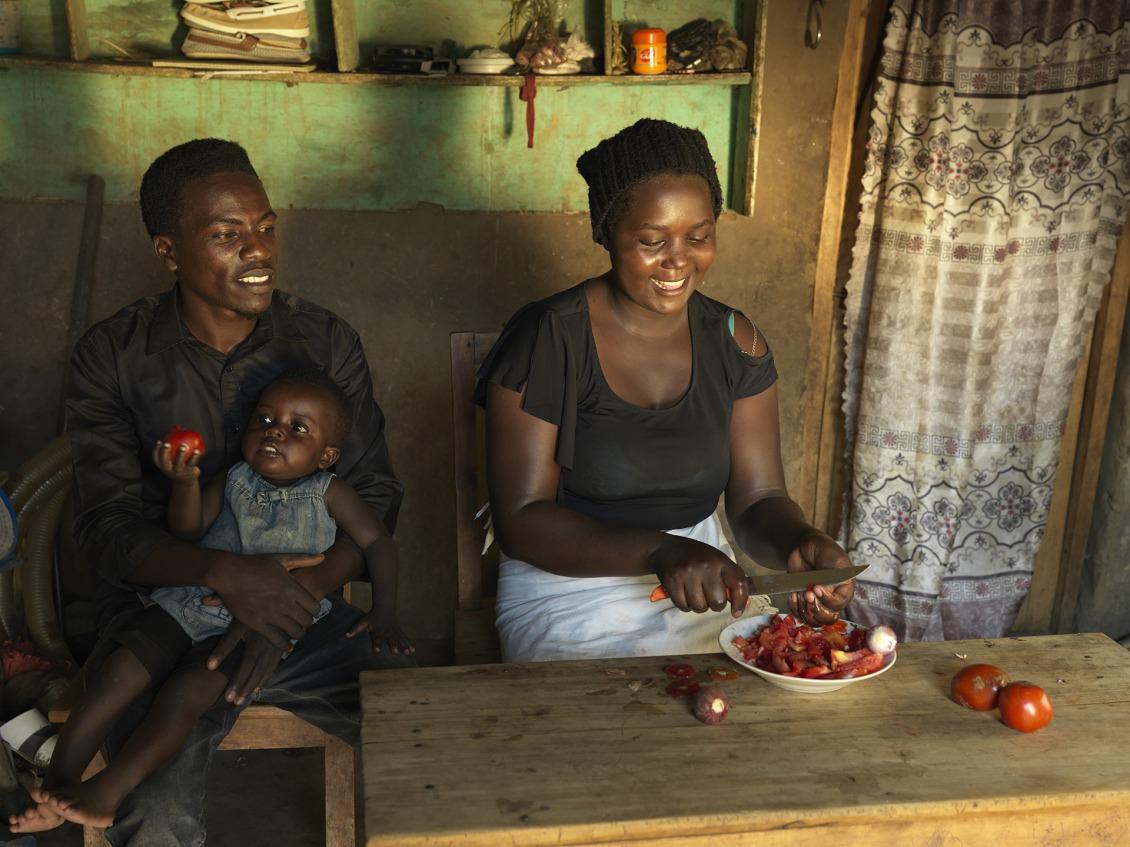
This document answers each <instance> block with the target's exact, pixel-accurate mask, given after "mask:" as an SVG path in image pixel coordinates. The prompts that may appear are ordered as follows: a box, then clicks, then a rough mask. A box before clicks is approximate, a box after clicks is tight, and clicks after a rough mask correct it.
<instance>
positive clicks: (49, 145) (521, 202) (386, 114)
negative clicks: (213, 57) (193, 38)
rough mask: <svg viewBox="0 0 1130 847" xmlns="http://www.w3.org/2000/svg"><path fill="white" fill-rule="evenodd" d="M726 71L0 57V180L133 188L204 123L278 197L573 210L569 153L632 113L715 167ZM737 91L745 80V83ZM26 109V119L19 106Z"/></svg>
mask: <svg viewBox="0 0 1130 847" xmlns="http://www.w3.org/2000/svg"><path fill="white" fill-rule="evenodd" d="M747 91H748V89H746V88H744V87H738V88H731V87H728V86H706V85H695V86H682V85H679V86H654V85H647V86H642V85H641V86H624V85H612V84H600V85H592V84H589V85H578V86H575V87H564V88H561V87H552V88H551V87H548V86H545V87H543V88H542V89H540V90H539V93H538V96H537V98H536V101H535V105H536V119H537V128H536V132H535V145H534V148H533V149H532V150H531V149H527V147H526V131H525V103H522V102H520V101H519V100H518V91H517V89H515V88H509V87H506V88H504V87H495V86H490V87H485V86H484V87H464V86H443V87H439V86H419V85H417V86H403V87H395V86H387V85H375V84H372V85H363V84H359V85H345V84H340V85H335V84H326V83H313V82H312V83H298V84H293V85H288V84H286V83H283V82H279V81H262V80H234V79H210V80H206V79H191V78H189V79H180V78H165V77H153V76H139V75H111V74H96V73H81V72H71V71H56V70H49V69H40V70H35V69H24V68H13V69H12V70H8V71H6V72H0V126H2V127H4V128H5V131H4V132H2V133H0V196H2V197H9V198H11V197H48V198H60V199H77V198H80V197H81V196H82V185H83V175H84V174H86V173H88V172H91V171H93V172H96V173H99V174H101V175H102V176H103V178H104V179H105V180H106V196H107V199H108V200H110V201H128V200H132V199H133V198H134V197H135V192H136V191H137V186H138V184H139V182H140V179H141V175H142V173H143V172H144V170H145V168H146V167H147V166H148V164H149V163H150V162H151V161H152V160H153V158H154V157H155V156H157V155H158V154H159V153H161V152H162V151H164V150H166V149H168V148H169V147H171V146H173V145H174V144H178V143H180V142H181V141H184V140H186V139H189V138H194V137H200V136H209V135H212V136H220V137H224V138H230V139H233V140H236V141H239V142H240V143H242V144H243V145H244V146H246V147H247V149H248V151H249V152H250V153H251V156H252V160H253V161H254V162H255V163H256V167H257V168H258V169H259V171H260V173H261V175H262V176H263V179H264V182H265V183H266V184H267V185H269V186H271V198H272V201H273V202H274V203H275V204H276V206H278V207H280V208H286V207H295V208H307V209H385V210H387V209H400V208H406V207H412V206H415V205H416V204H417V203H419V202H429V203H436V204H438V205H441V206H444V207H446V208H449V209H481V210H503V209H506V210H527V211H535V210H536V211H570V210H584V209H586V208H587V200H586V193H585V186H584V182H583V181H582V180H581V178H580V176H579V175H578V174H577V173H576V169H575V167H574V164H573V163H574V162H575V161H576V159H577V157H578V156H579V155H580V154H581V153H582V152H584V151H585V150H586V149H588V148H589V147H591V146H592V145H593V144H595V143H596V142H598V141H599V140H600V139H601V138H604V137H605V136H607V135H609V134H610V133H612V132H614V131H616V130H618V129H620V128H621V127H623V126H624V125H625V124H627V123H630V122H631V121H634V120H635V119H636V118H637V117H642V116H649V117H658V118H666V119H668V120H672V121H675V122H677V123H681V124H686V125H690V126H697V127H701V128H702V130H703V131H704V132H705V133H706V135H707V139H708V140H709V142H710V146H711V149H712V150H713V151H714V153H715V158H716V159H718V164H719V169H720V174H719V176H720V178H721V180H722V184H723V185H728V184H729V177H730V153H729V150H730V134H731V123H730V115H731V112H732V111H733V110H734V109H736V103H735V101H736V100H737V99H738V98H740V97H741V96H743V93H744V92H747ZM745 96H748V94H746V95H745ZM33 117H34V119H32V118H33Z"/></svg>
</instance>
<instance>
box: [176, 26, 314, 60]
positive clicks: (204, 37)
mask: <svg viewBox="0 0 1130 847" xmlns="http://www.w3.org/2000/svg"><path fill="white" fill-rule="evenodd" d="M181 50H182V52H183V53H184V55H186V56H188V57H189V58H190V59H244V60H246V61H251V62H294V63H296V64H301V63H302V62H309V61H310V50H309V48H308V47H307V45H306V39H305V38H289V37H287V36H285V35H251V34H250V33H246V32H237V33H235V34H229V33H226V32H209V31H206V30H200V29H190V30H189V31H188V35H187V36H186V37H185V39H184V44H182V45H181Z"/></svg>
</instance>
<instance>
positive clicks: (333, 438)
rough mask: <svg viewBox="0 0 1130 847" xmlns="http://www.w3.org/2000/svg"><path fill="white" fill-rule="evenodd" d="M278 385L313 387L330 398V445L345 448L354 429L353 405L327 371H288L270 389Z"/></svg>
mask: <svg viewBox="0 0 1130 847" xmlns="http://www.w3.org/2000/svg"><path fill="white" fill-rule="evenodd" d="M276 385H311V386H314V387H315V388H320V389H322V391H323V392H324V393H325V394H326V395H327V396H328V397H329V398H330V411H331V412H332V418H331V420H329V421H327V422H326V426H327V427H328V429H329V443H330V445H331V446H334V447H343V446H345V439H347V438H348V437H349V431H350V430H351V429H353V404H352V403H350V401H349V395H348V394H346V393H345V389H343V388H342V387H341V386H340V385H338V384H337V383H336V382H334V381H333V380H332V379H330V377H329V376H328V375H327V374H326V372H325V371H321V370H318V369H317V368H299V369H296V370H292V371H287V372H286V373H284V374H282V375H281V376H279V377H277V378H276V379H275V380H274V381H273V382H272V383H271V384H270V385H268V386H267V388H268V389H271V388H274V387H275V386H276Z"/></svg>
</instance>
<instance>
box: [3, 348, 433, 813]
mask: <svg viewBox="0 0 1130 847" xmlns="http://www.w3.org/2000/svg"><path fill="white" fill-rule="evenodd" d="M350 424H351V418H350V406H349V401H348V398H347V397H346V396H345V393H344V392H343V391H342V390H341V388H340V387H339V386H338V385H337V384H336V383H334V382H333V381H332V380H331V379H329V378H328V377H326V376H325V375H324V374H322V373H321V372H319V371H296V372H292V373H289V374H286V375H284V376H282V377H280V378H279V379H277V380H276V381H275V382H273V383H272V384H271V385H269V386H268V387H267V389H266V390H265V391H264V392H263V394H262V396H261V397H260V398H259V404H258V406H257V407H256V408H255V411H254V413H253V414H252V416H251V421H250V423H249V425H248V427H247V431H246V434H245V435H244V437H243V442H242V454H243V461H242V462H238V463H237V464H235V465H234V466H233V467H232V468H231V469H230V470H229V471H228V472H227V474H226V477H225V476H224V475H217V477H216V478H214V479H213V480H212V481H211V482H210V483H209V484H208V485H207V486H206V487H204V488H203V490H202V489H201V487H200V483H199V477H200V470H199V468H198V467H197V466H196V465H197V461H198V459H199V457H200V454H199V452H193V453H191V455H189V451H188V450H187V449H186V448H185V447H184V446H181V447H180V448H179V449H178V450H177V452H176V453H175V454H174V453H173V451H172V450H171V448H170V446H169V444H167V443H164V442H158V443H157V445H156V447H154V450H153V459H154V461H155V462H156V464H157V466H158V467H159V468H160V469H161V470H162V471H163V472H164V473H165V475H166V476H168V477H169V479H170V480H172V483H173V487H172V494H171V496H170V499H169V508H168V515H167V521H168V525H169V529H170V531H171V532H172V533H173V534H174V535H176V536H177V537H179V538H181V539H184V540H187V541H199V543H200V545H201V546H203V547H209V548H212V549H222V550H229V551H231V552H234V553H242V554H320V553H322V551H324V550H326V549H328V548H329V547H330V546H331V545H332V544H333V543H334V538H335V536H336V533H337V528H338V527H339V526H340V527H341V528H342V529H343V530H344V531H345V532H347V533H348V534H349V536H350V538H352V539H353V540H354V541H355V542H356V543H357V545H358V546H359V547H360V548H361V549H362V550H363V551H364V553H365V562H366V565H367V569H368V572H369V577H370V580H371V581H372V588H373V607H372V611H370V612H369V614H368V615H367V616H366V617H364V618H362V619H361V620H360V621H359V622H358V623H357V624H356V625H355V626H354V627H353V628H352V629H351V630H350V632H349V633H348V637H353V636H355V635H358V634H360V633H362V632H365V631H368V633H369V635H370V637H371V639H372V641H373V648H374V649H375V650H380V649H388V650H390V651H391V652H394V653H398V652H403V653H412V652H414V649H413V647H412V645H411V644H410V643H409V642H408V640H407V639H406V638H405V637H404V635H403V634H402V632H401V630H400V627H399V625H398V623H397V619H396V579H397V567H398V557H397V552H396V546H395V544H394V543H393V540H392V538H391V537H390V536H389V534H388V531H387V530H386V529H385V527H384V524H383V522H382V521H381V519H380V517H379V516H378V515H377V513H376V512H375V511H373V509H372V508H370V507H369V506H368V505H367V504H366V503H365V502H364V501H363V500H362V499H361V497H360V495H358V494H357V492H356V491H355V490H354V489H353V488H352V487H351V486H350V485H349V484H347V483H345V482H343V481H342V480H341V479H339V478H337V477H335V476H334V475H333V474H332V473H329V472H328V470H327V469H328V468H329V467H331V466H332V465H333V464H334V463H335V462H336V461H337V459H338V456H339V455H340V453H341V445H342V444H343V443H344V441H345V438H346V436H347V435H348V434H349V428H350ZM291 560H292V566H297V565H295V564H294V561H295V560H296V561H298V563H299V565H301V566H308V565H310V564H316V563H317V562H319V561H320V560H321V556H320V555H310V556H306V557H302V556H297V557H296V556H292V557H291ZM148 600H149V605H148V607H147V608H146V609H145V611H144V612H143V613H142V614H143V617H142V622H141V623H140V624H139V626H138V627H137V628H135V630H133V631H131V633H129V634H127V636H126V637H123V638H122V639H121V645H120V647H119V649H117V650H116V651H114V652H113V653H112V654H111V655H110V656H109V657H108V658H107V659H106V661H105V663H104V664H103V666H102V668H101V670H100V672H99V674H98V676H97V678H95V679H88V680H87V685H88V687H87V690H86V691H85V693H84V694H83V697H82V699H81V700H80V702H79V703H78V705H77V706H76V707H75V708H74V710H73V711H72V712H71V716H70V719H69V720H68V721H67V723H66V725H65V726H64V727H63V730H62V731H61V733H60V735H59V740H58V742H57V744H56V747H55V751H54V754H53V755H52V758H51V764H50V766H49V768H48V771H47V775H46V778H45V779H44V783H43V786H42V788H39V789H35V790H34V791H32V798H33V799H34V800H35V801H36V803H37V804H38V805H37V806H35V807H32V808H31V809H29V810H28V811H27V812H24V813H23V814H21V815H17V816H15V817H13V818H12V819H11V822H12V824H13V826H12V829H13V830H14V831H19V832H30V831H36V830H42V829H48V828H51V827H53V826H57V825H58V824H60V823H61V822H62V820H70V821H74V822H76V823H80V824H91V825H94V826H110V825H111V824H112V823H113V822H114V815H115V813H116V811H117V808H118V806H119V804H120V803H121V801H122V799H123V798H124V797H125V796H126V795H127V794H128V793H129V792H130V791H131V790H133V788H134V787H136V786H137V785H138V784H140V783H141V782H142V781H143V780H144V779H146V778H147V777H148V776H149V775H150V774H152V773H153V772H154V771H155V770H156V769H157V768H158V767H159V766H160V765H161V764H163V763H164V762H165V761H167V760H168V759H169V758H171V757H172V755H173V754H174V753H176V751H177V750H178V749H179V748H180V746H181V744H182V743H183V742H184V740H185V739H186V738H187V737H188V735H189V733H190V732H191V730H192V727H193V726H194V725H195V724H196V722H197V720H198V719H199V718H200V717H201V716H202V715H203V714H204V713H205V712H206V711H207V710H208V709H209V708H211V707H212V706H213V705H214V704H216V703H217V701H220V699H221V695H222V694H223V692H224V689H225V687H226V685H227V683H228V674H227V673H226V672H224V670H223V669H222V668H221V669H217V670H210V669H208V667H207V666H206V665H204V664H202V663H196V662H193V661H189V662H187V663H185V664H184V666H183V667H181V666H179V665H180V663H181V659H182V658H183V657H184V656H185V655H186V654H187V653H188V652H189V651H190V650H192V649H193V647H194V646H195V645H198V644H200V643H201V642H203V641H205V640H207V639H212V638H215V637H216V636H219V635H221V634H222V633H223V632H224V631H225V630H226V629H227V627H228V626H229V624H230V623H231V622H232V617H231V615H230V613H229V612H228V610H227V609H226V608H224V606H223V605H222V604H221V602H220V600H219V598H218V597H216V596H214V595H212V594H211V592H210V591H209V590H208V589H206V588H203V587H175V588H158V589H155V590H153V591H152V592H151V593H150V594H149V597H148ZM329 610H330V602H329V600H326V599H323V600H322V602H321V605H320V607H319V609H318V613H317V615H316V616H315V618H314V620H315V621H317V620H319V619H320V618H321V617H323V616H325V615H326V614H327V613H328V612H329ZM204 655H206V654H204ZM155 685H159V686H160V689H159V691H158V692H157V695H156V699H155V701H154V703H153V705H152V707H151V708H150V710H149V712H148V714H147V715H146V717H145V719H144V720H143V721H142V722H141V724H140V725H139V726H138V727H137V728H136V729H135V730H134V732H133V734H132V735H131V736H130V738H129V740H128V741H127V742H126V743H125V745H124V746H123V747H122V749H121V750H120V752H119V753H118V755H117V756H115V757H114V759H113V761H112V762H110V764H109V766H108V767H107V768H106V769H105V770H103V771H100V772H99V773H97V774H95V775H94V776H93V777H91V778H90V779H88V780H86V781H85V782H83V781H82V773H83V771H84V770H85V769H86V766H87V765H88V764H89V763H90V760H91V759H92V758H93V757H94V754H95V752H96V751H97V750H98V748H99V747H100V746H101V744H102V743H103V742H104V740H105V739H106V737H107V735H108V734H109V732H110V730H111V729H112V728H113V726H114V724H115V723H116V722H117V720H118V719H119V718H120V717H121V716H122V715H123V714H124V713H125V711H126V709H127V708H128V707H129V705H130V704H131V703H132V702H133V701H134V700H135V699H136V698H137V697H138V696H140V695H141V694H143V693H144V692H145V691H146V690H147V689H149V688H150V687H151V686H155Z"/></svg>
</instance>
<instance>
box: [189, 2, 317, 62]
mask: <svg viewBox="0 0 1130 847" xmlns="http://www.w3.org/2000/svg"><path fill="white" fill-rule="evenodd" d="M180 16H181V18H182V19H183V20H184V22H185V23H186V24H188V35H187V36H186V37H185V39H184V44H183V45H181V50H183V52H184V55H185V56H188V57H189V58H190V59H242V60H244V61H249V62H265V63H276V62H281V63H284V64H290V63H294V64H302V63H303V62H309V61H310V47H309V45H308V44H307V42H306V39H307V38H308V37H309V35H310V19H309V17H307V15H306V0H187V2H185V4H184V6H183V7H182V8H181V12H180Z"/></svg>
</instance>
